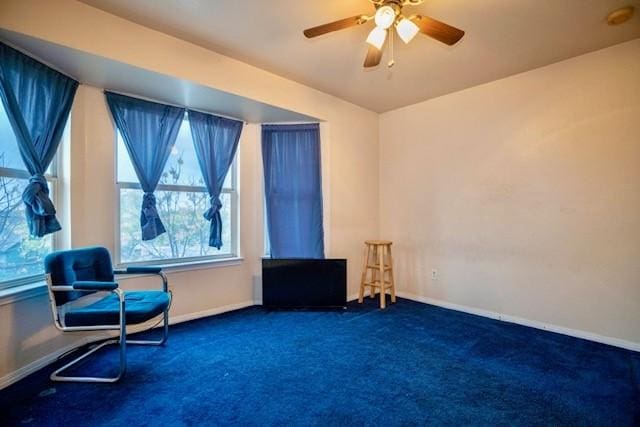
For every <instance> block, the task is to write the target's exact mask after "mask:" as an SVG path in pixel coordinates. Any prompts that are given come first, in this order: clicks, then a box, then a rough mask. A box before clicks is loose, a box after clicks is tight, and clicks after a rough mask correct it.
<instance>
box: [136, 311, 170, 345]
mask: <svg viewBox="0 0 640 427" xmlns="http://www.w3.org/2000/svg"><path fill="white" fill-rule="evenodd" d="M163 323H164V324H163V326H162V337H161V338H160V339H159V340H127V344H134V345H164V343H166V342H167V338H169V310H168V309H167V310H165V311H164V320H163Z"/></svg>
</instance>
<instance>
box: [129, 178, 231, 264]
mask: <svg viewBox="0 0 640 427" xmlns="http://www.w3.org/2000/svg"><path fill="white" fill-rule="evenodd" d="M155 194H156V199H157V207H158V212H159V214H160V218H161V219H162V222H163V224H164V226H165V228H166V229H167V232H166V233H164V234H162V235H160V236H159V237H157V238H155V239H154V240H151V241H147V242H143V241H142V239H141V235H140V204H141V203H142V191H141V190H136V189H121V190H120V262H123V263H127V262H137V261H151V260H166V259H178V258H190V257H202V256H210V255H230V254H231V222H230V219H231V214H230V205H231V196H230V195H229V194H222V195H221V196H220V200H221V201H222V205H223V207H222V209H221V215H222V227H223V228H222V242H223V246H222V248H221V249H220V250H217V249H216V248H211V247H209V222H208V221H207V220H205V219H204V217H203V216H202V214H203V213H204V212H205V210H206V209H207V208H208V207H209V197H208V195H207V194H206V193H202V192H180V191H157V192H156V193H155Z"/></svg>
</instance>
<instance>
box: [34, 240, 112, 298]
mask: <svg viewBox="0 0 640 427" xmlns="http://www.w3.org/2000/svg"><path fill="white" fill-rule="evenodd" d="M44 270H45V273H47V274H50V275H51V281H50V283H51V284H52V285H54V286H70V285H72V284H73V282H75V281H76V280H93V281H97V282H112V281H113V267H112V265H111V256H110V255H109V251H108V250H107V249H106V248H102V247H98V246H96V247H89V248H81V249H72V250H68V251H58V252H53V253H51V254H49V255H47V257H46V258H45V259H44ZM87 294H88V292H54V295H55V302H56V305H62V304H65V303H67V302H69V301H73V300H75V299H78V298H80V297H81V296H84V295H87Z"/></svg>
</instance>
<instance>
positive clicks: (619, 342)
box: [396, 292, 640, 352]
mask: <svg viewBox="0 0 640 427" xmlns="http://www.w3.org/2000/svg"><path fill="white" fill-rule="evenodd" d="M396 294H397V295H398V296H399V297H401V298H406V299H409V300H412V301H417V302H422V303H425V304H431V305H435V306H438V307H442V308H447V309H450V310H455V311H462V312H464V313H469V314H475V315H476V316H482V317H488V318H490V319H495V320H500V321H502V322H507V323H515V324H518V325H522V326H528V327H530V328H536V329H542V330H544V331H550V332H555V333H558V334H562V335H568V336H571V337H575V338H581V339H584V340H588V341H594V342H597V343H601V344H607V345H611V346H614V347H620V348H624V349H626V350H631V351H637V352H640V343H637V342H633V341H627V340H623V339H620V338H614V337H607V336H604V335H599V334H594V333H592V332H587V331H582V330H579V329H572V328H566V327H564V326H558V325H554V324H551V323H545V322H539V321H537V320H530V319H525V318H522V317H518V316H512V315H509V314H503V313H498V312H496V311H491V310H483V309H480V308H475V307H470V306H466V305H462V304H455V303H452V302H447V301H442V300H438V299H434V298H429V297H424V296H421V295H415V294H411V293H408V292H396Z"/></svg>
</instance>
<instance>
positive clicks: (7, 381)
mask: <svg viewBox="0 0 640 427" xmlns="http://www.w3.org/2000/svg"><path fill="white" fill-rule="evenodd" d="M252 305H254V302H253V300H250V301H243V302H240V303H236V304H229V305H223V306H221V307H215V308H212V309H209V310H203V311H198V312H195V313H188V314H181V315H179V316H170V317H169V324H170V325H175V324H178V323H183V322H188V321H190V320H196V319H201V318H204V317H209V316H214V315H216V314H222V313H226V312H229V311H235V310H240V309H241V308H246V307H250V306H252ZM156 327H160V325H157V326H156ZM131 332H132V333H135V332H137V331H136V330H135V329H134V330H132V331H131ZM105 338H107V336H104V335H103V336H100V337H97V336H95V335H92V336H89V337H84V338H80V339H78V340H77V341H74V342H73V343H71V344H68V345H66V346H64V347H62V348H61V349H58V350H56V351H54V352H53V353H49V354H47V355H46V356H43V357H41V358H40V359H37V360H34V361H33V362H31V363H29V364H28V365H25V366H22V367H20V368H18V369H17V370H15V371H13V372H10V373H8V374H6V375H5V376H3V377H1V378H0V390H2V389H3V388H6V387H8V386H10V385H11V384H14V383H16V382H18V381H20V380H21V379H23V378H25V377H27V376H28V375H31V374H32V373H34V372H36V371H38V370H40V369H42V368H44V367H46V366H47V365H49V364H51V363H53V362H55V361H56V360H58V358H59V357H60V356H62V355H63V354H65V353H68V352H70V351H71V350H74V349H76V348H79V347H82V346H83V345H87V344H90V343H92V342H95V341H101V340H103V339H105Z"/></svg>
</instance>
